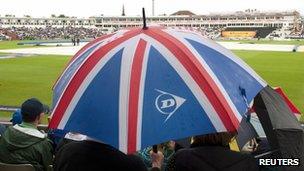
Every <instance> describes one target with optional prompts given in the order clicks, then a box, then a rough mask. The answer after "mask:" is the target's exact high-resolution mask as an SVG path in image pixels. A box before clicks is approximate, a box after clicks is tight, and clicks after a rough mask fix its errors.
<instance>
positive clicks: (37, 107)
mask: <svg viewBox="0 0 304 171" xmlns="http://www.w3.org/2000/svg"><path fill="white" fill-rule="evenodd" d="M43 114H44V107H43V104H42V103H41V102H40V101H39V100H38V99H36V98H31V99H28V100H26V101H25V102H23V103H22V105H21V115H22V121H23V122H28V123H36V124H38V123H39V122H40V119H41V118H42V116H43Z"/></svg>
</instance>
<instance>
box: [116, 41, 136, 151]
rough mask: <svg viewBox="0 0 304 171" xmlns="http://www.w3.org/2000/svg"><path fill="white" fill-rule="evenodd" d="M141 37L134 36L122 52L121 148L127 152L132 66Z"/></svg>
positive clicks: (120, 96)
mask: <svg viewBox="0 0 304 171" xmlns="http://www.w3.org/2000/svg"><path fill="white" fill-rule="evenodd" d="M138 41H139V38H138V37H136V38H133V39H132V40H129V41H127V42H124V43H123V44H125V45H126V47H125V48H124V51H123V54H122V61H121V69H120V85H119V86H120V87H119V150H121V151H123V152H125V153H127V150H128V147H127V144H128V143H127V142H128V111H129V103H128V101H129V95H130V92H129V91H130V79H131V66H132V62H133V58H134V54H135V50H136V48H134V47H136V46H137V44H138Z"/></svg>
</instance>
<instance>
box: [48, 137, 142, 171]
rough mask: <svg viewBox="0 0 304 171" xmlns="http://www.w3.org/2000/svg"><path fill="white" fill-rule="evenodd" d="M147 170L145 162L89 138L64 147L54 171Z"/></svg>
mask: <svg viewBox="0 0 304 171" xmlns="http://www.w3.org/2000/svg"><path fill="white" fill-rule="evenodd" d="M77 170H132V171H137V170H138V171H144V170H147V169H146V167H145V165H144V163H143V161H142V160H141V159H140V158H139V157H137V156H134V155H131V156H128V155H126V154H124V153H122V152H120V151H118V150H117V149H115V148H113V147H111V146H110V145H107V144H104V143H101V142H97V141H95V140H93V139H90V138H87V139H86V140H83V141H72V142H69V143H67V144H65V145H63V146H62V147H61V148H60V149H59V150H58V152H57V153H56V155H55V160H54V171H77Z"/></svg>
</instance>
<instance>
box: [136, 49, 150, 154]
mask: <svg viewBox="0 0 304 171" xmlns="http://www.w3.org/2000/svg"><path fill="white" fill-rule="evenodd" d="M150 48H151V45H150V44H149V43H148V44H147V46H146V49H145V54H144V58H143V64H142V71H141V78H140V87H139V99H138V118H137V142H136V150H140V149H141V131H142V113H143V103H144V91H145V80H146V74H147V72H146V71H147V64H148V57H149V52H150Z"/></svg>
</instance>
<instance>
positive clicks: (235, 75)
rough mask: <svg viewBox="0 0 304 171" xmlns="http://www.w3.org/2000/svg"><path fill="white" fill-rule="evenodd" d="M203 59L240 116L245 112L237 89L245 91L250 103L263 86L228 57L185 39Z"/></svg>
mask: <svg viewBox="0 0 304 171" xmlns="http://www.w3.org/2000/svg"><path fill="white" fill-rule="evenodd" d="M186 40H187V41H188V42H189V43H190V44H191V45H192V46H193V47H194V48H195V49H196V50H197V51H198V53H199V54H200V55H201V56H202V57H203V58H204V60H205V61H206V63H207V64H208V65H209V67H210V68H211V70H212V71H213V72H214V74H215V75H216V76H217V78H218V79H219V81H220V82H221V83H222V85H223V87H224V88H225V90H226V92H227V93H228V95H229V96H230V98H231V100H232V102H233V103H234V104H235V106H236V107H237V109H238V111H239V112H240V113H241V114H244V113H245V112H246V110H247V106H246V103H245V101H244V100H243V98H242V95H241V92H240V90H239V87H242V88H243V89H245V90H246V95H247V100H248V101H249V102H250V101H251V100H252V99H253V98H254V97H255V96H256V95H257V93H258V92H259V91H261V90H262V89H263V86H262V85H261V84H260V83H259V82H258V81H257V80H256V79H255V78H254V77H253V76H252V75H251V74H249V73H248V72H247V71H245V70H244V69H243V68H242V67H240V66H239V65H238V64H237V63H235V62H233V61H232V60H230V59H229V58H228V57H226V56H224V55H223V54H221V53H219V52H218V51H216V50H214V49H211V48H210V47H208V46H205V45H203V44H201V43H198V42H196V41H193V40H190V39H186Z"/></svg>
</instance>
